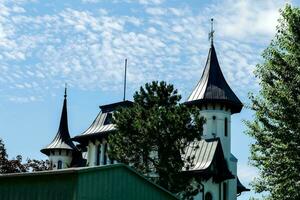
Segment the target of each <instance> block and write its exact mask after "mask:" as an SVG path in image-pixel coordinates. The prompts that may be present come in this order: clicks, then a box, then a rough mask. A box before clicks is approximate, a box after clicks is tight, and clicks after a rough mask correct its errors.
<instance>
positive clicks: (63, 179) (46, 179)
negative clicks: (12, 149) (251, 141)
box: [0, 164, 177, 200]
mask: <svg viewBox="0 0 300 200" xmlns="http://www.w3.org/2000/svg"><path fill="white" fill-rule="evenodd" d="M48 199H49V200H127V199H128V200H141V199H143V200H160V199H166V200H173V199H177V198H175V197H174V196H173V195H171V194H170V193H168V192H166V191H165V190H163V189H161V188H159V187H158V186H156V185H154V184H152V183H150V182H149V181H147V180H146V179H145V178H143V177H141V176H140V175H138V174H137V173H136V172H134V171H133V170H131V169H129V168H127V167H125V166H124V165H121V164H117V165H110V166H104V167H96V168H84V169H79V170H75V171H74V170H73V171H68V170H66V171H65V172H61V173H57V172H47V173H42V174H31V175H21V176H20V175H18V176H0V200H48Z"/></svg>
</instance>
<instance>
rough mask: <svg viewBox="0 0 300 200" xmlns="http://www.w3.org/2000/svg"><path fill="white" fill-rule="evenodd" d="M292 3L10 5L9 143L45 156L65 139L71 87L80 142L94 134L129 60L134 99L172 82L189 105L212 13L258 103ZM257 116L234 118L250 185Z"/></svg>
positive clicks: (2, 71)
mask: <svg viewBox="0 0 300 200" xmlns="http://www.w3.org/2000/svg"><path fill="white" fill-rule="evenodd" d="M285 2H286V1H277V0H276V1H275V0H273V1H271V0H265V1H259V0H254V1H251V0H241V1H234V0H213V1H200V0H190V1H180V0H124V1H121V0H64V1H59V0H51V1H46V0H0V137H1V138H3V139H4V141H5V144H6V147H7V149H8V153H9V156H10V157H13V156H16V155H18V154H21V155H23V156H24V158H26V157H30V158H40V159H45V157H44V156H43V155H42V154H41V153H40V151H39V150H40V149H41V148H42V147H43V146H44V145H46V144H48V143H49V142H50V141H51V140H52V138H53V137H54V135H55V134H56V131H57V128H58V123H59V117H60V112H61V106H62V100H63V87H64V83H65V82H67V83H68V85H69V92H68V111H69V128H70V132H71V135H72V136H75V135H78V134H80V133H81V132H82V131H84V130H85V129H86V128H88V126H89V125H90V123H91V122H92V121H93V120H94V118H95V117H96V114H97V113H98V112H99V108H98V106H99V105H102V104H107V103H112V102H116V101H120V100H121V99H122V88H123V85H122V84H123V65H124V59H125V58H128V93H127V94H128V95H127V97H128V99H131V96H132V94H133V92H134V91H135V90H137V89H138V88H139V86H140V85H143V84H144V83H146V82H148V81H152V80H165V81H167V82H169V83H172V84H174V85H175V87H176V88H178V89H179V91H180V93H181V94H182V97H183V100H185V99H186V98H187V97H188V95H189V93H190V92H191V91H192V89H193V87H194V86H195V85H196V83H197V81H198V80H199V78H200V76H201V72H202V70H203V67H204V64H205V60H206V56H207V53H208V49H209V42H208V32H209V26H210V18H211V17H213V18H214V19H215V31H216V32H215V46H216V50H217V54H218V57H219V62H220V64H221V67H222V70H223V73H224V75H225V77H226V79H227V81H228V83H229V84H230V86H231V87H232V89H233V90H234V91H235V92H236V94H237V95H238V96H239V97H240V99H241V100H242V101H243V102H244V103H245V104H248V103H249V100H248V98H247V94H248V92H254V93H255V92H257V91H258V90H259V85H258V80H256V78H255V77H254V74H253V70H254V68H255V65H256V64H257V63H259V62H261V57H260V55H261V53H262V50H263V49H264V48H266V46H267V45H268V44H269V43H270V40H271V39H272V37H273V36H274V33H275V27H276V24H277V18H278V17H279V12H278V10H279V8H281V7H282V6H283V5H284V3H285ZM289 2H290V3H293V4H295V5H299V1H289ZM251 116H252V113H251V112H250V111H249V110H247V109H243V111H242V112H241V114H237V115H234V116H233V117H232V152H233V153H234V155H236V157H237V158H238V159H239V165H238V173H239V176H240V179H241V180H242V182H244V183H245V184H246V185H247V184H248V183H249V182H250V181H251V180H252V179H253V177H254V176H256V174H257V173H256V171H255V169H254V168H252V167H249V166H248V156H249V144H250V143H251V142H252V140H251V139H250V138H249V137H248V136H246V135H245V134H244V133H243V131H244V130H245V126H244V124H243V123H242V120H245V119H251ZM250 195H254V194H253V193H248V194H245V195H242V196H241V197H239V199H248V198H249V196H250Z"/></svg>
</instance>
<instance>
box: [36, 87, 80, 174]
mask: <svg viewBox="0 0 300 200" xmlns="http://www.w3.org/2000/svg"><path fill="white" fill-rule="evenodd" d="M41 152H42V153H44V154H46V155H47V156H48V157H49V161H50V165H51V166H50V168H51V169H54V170H55V169H64V168H68V167H70V165H71V162H72V157H73V154H74V153H75V152H77V148H76V147H75V145H74V144H73V142H72V141H71V139H70V134H69V128H68V113H67V88H65V95H64V103H63V108H62V112H61V118H60V124H59V128H58V131H57V134H56V136H55V138H54V139H53V141H52V142H51V143H50V144H49V145H48V146H46V147H45V148H43V149H41Z"/></svg>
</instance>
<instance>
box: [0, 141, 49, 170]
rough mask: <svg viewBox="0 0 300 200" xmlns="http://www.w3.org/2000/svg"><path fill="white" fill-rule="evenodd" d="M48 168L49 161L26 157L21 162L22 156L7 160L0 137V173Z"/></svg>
mask: <svg viewBox="0 0 300 200" xmlns="http://www.w3.org/2000/svg"><path fill="white" fill-rule="evenodd" d="M48 169H49V161H48V160H46V161H43V160H31V159H27V162H26V163H24V164H23V163H22V156H20V155H18V156H16V158H14V159H12V160H9V159H8V155H7V153H6V149H5V145H4V143H3V140H2V139H1V138H0V174H7V173H21V172H29V171H44V170H48Z"/></svg>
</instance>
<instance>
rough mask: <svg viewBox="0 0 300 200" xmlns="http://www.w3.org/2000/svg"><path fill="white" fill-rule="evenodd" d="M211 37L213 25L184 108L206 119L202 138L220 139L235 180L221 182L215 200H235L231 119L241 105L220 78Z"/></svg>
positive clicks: (235, 168) (234, 159) (235, 167)
mask: <svg viewBox="0 0 300 200" xmlns="http://www.w3.org/2000/svg"><path fill="white" fill-rule="evenodd" d="M212 22H213V20H212ZM213 34H214V30H213V24H212V30H211V32H210V34H209V36H210V39H211V45H210V49H209V53H208V57H207V61H206V64H205V68H204V71H203V73H202V76H201V78H200V81H199V82H198V84H197V86H196V87H195V89H194V90H193V92H192V93H191V95H190V96H189V98H188V99H187V101H186V102H185V104H186V105H190V106H197V107H198V108H200V110H201V111H200V114H201V115H202V116H203V117H204V118H205V119H206V123H205V124H204V126H203V136H204V138H205V139H210V138H219V139H220V142H221V145H222V149H223V154H224V157H225V160H226V163H227V166H228V168H229V170H230V171H231V173H232V174H233V175H234V176H235V178H234V179H230V180H225V181H223V183H222V186H220V187H219V188H218V189H216V188H215V189H214V190H213V189H212V191H213V193H212V194H214V198H217V199H220V200H228V199H230V200H234V199H236V198H237V192H238V189H237V188H238V179H237V161H238V160H237V159H236V158H235V157H234V155H232V154H231V115H232V114H235V113H239V112H240V111H241V110H242V108H243V104H242V102H241V101H240V100H239V99H238V97H237V96H236V95H235V94H234V92H233V91H232V89H231V88H230V87H229V85H228V83H227V82H226V80H225V78H224V76H223V73H222V71H221V68H220V65H219V61H218V58H217V54H216V50H215V47H214V42H213ZM204 185H206V188H207V187H208V188H209V187H210V185H211V184H210V182H207V183H206V184H204ZM211 188H213V187H211ZM244 191H245V190H244Z"/></svg>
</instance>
